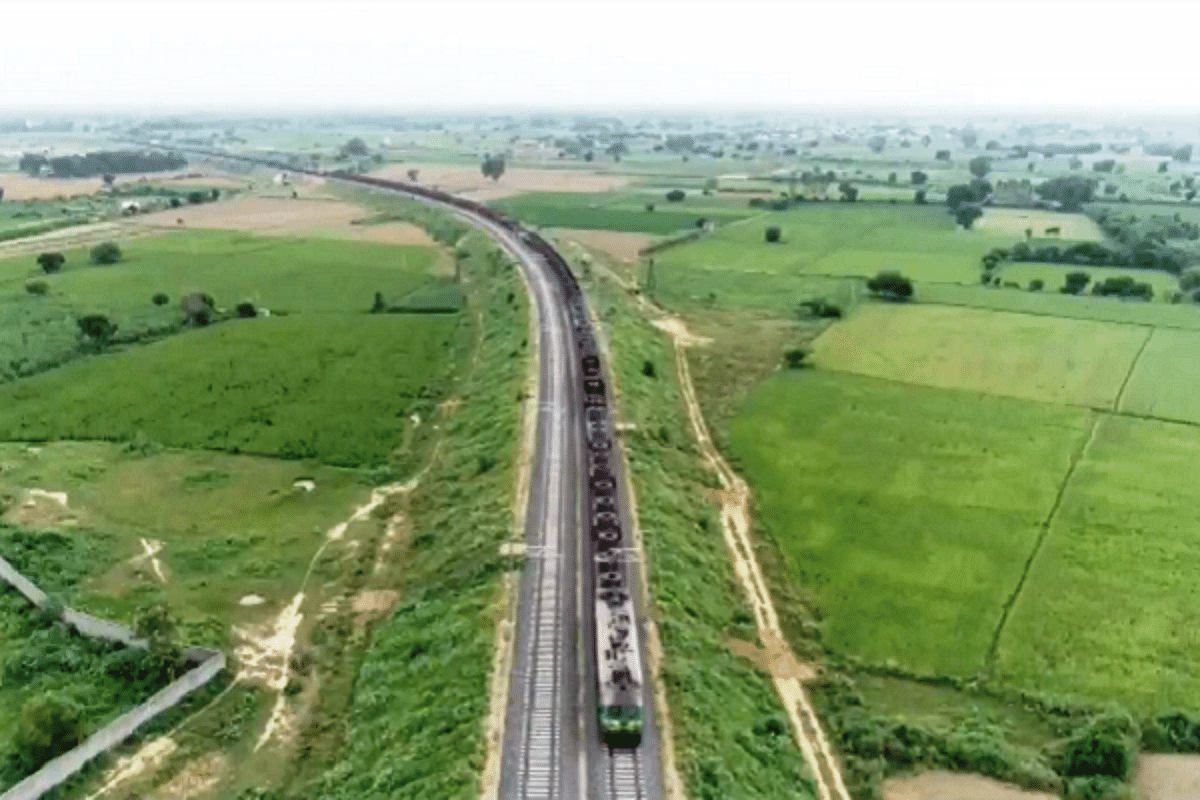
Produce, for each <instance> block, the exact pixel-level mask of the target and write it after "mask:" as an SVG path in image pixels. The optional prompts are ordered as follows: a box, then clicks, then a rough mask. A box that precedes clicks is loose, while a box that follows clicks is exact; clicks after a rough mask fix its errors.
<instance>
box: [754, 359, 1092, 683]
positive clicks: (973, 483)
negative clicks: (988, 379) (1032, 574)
mask: <svg viewBox="0 0 1200 800" xmlns="http://www.w3.org/2000/svg"><path fill="white" fill-rule="evenodd" d="M1087 414H1088V412H1086V411H1083V410H1079V409H1070V408H1064V407H1059V406H1051V405H1044V404H1036V403H1031V402H1028V401H1023V400H1016V399H1010V398H1004V397H992V396H987V395H980V394H975V393H969V392H961V391H949V390H944V389H930V388H924V387H914V386H907V385H903V384H896V383H890V382H887V381H881V380H877V379H873V378H866V377H859V376H855V375H845V374H841V375H839V374H833V373H826V372H821V371H815V370H805V371H800V372H791V373H781V374H778V375H776V376H775V377H773V378H771V379H770V380H768V381H767V382H766V383H765V384H764V385H762V386H761V387H760V388H759V389H758V390H757V391H756V392H755V394H754V395H753V396H752V397H751V399H750V401H749V402H748V403H747V404H746V406H745V407H744V410H743V413H742V414H741V416H740V417H739V418H738V419H737V420H735V421H734V423H733V424H732V426H731V437H732V441H731V452H732V454H733V455H734V456H735V457H736V458H737V459H738V460H739V461H740V463H741V468H742V470H743V472H744V473H745V474H746V476H747V478H748V480H750V482H751V484H752V485H753V487H754V491H755V496H756V501H757V504H758V508H759V511H760V514H759V520H760V522H759V524H760V525H761V526H762V528H763V529H764V532H765V535H766V536H767V537H768V538H769V539H770V540H773V541H774V542H775V543H776V544H777V545H778V546H779V548H780V549H781V550H782V552H783V554H784V560H785V567H784V568H785V569H786V571H787V572H788V573H789V574H790V576H791V578H792V580H793V581H794V583H795V585H797V586H800V587H803V588H804V591H806V592H810V593H812V594H813V595H814V601H815V603H816V605H817V607H818V608H819V609H820V612H821V614H822V616H823V617H824V623H823V625H824V634H823V637H822V638H823V641H824V642H825V644H826V645H827V646H829V647H831V648H833V649H834V650H836V651H840V652H849V653H854V654H857V655H860V656H863V657H865V658H868V659H870V660H875V661H881V660H883V659H887V658H894V659H896V660H898V661H899V662H900V663H902V664H904V665H906V666H907V667H909V668H911V669H915V670H918V671H920V672H926V673H930V672H932V673H940V674H945V673H950V674H959V675H970V674H973V673H974V672H976V671H977V670H979V669H981V668H982V667H983V666H984V661H985V657H986V654H987V650H988V647H989V644H990V641H991V638H992V633H993V631H994V629H995V627H996V625H997V623H998V621H999V619H1000V614H1001V608H1002V606H1003V604H1004V602H1005V600H1006V598H1007V597H1008V595H1009V594H1010V593H1011V592H1012V590H1013V587H1014V586H1015V585H1016V583H1017V580H1018V578H1019V576H1020V574H1021V571H1022V569H1023V567H1024V564H1025V561H1026V559H1027V558H1028V557H1029V553H1030V551H1031V549H1032V548H1033V545H1034V542H1035V541H1036V539H1037V533H1038V529H1039V526H1040V524H1041V522H1042V520H1043V519H1044V518H1045V516H1046V514H1047V512H1048V511H1049V509H1050V508H1051V506H1052V505H1053V502H1054V498H1055V494H1056V490H1057V487H1058V484H1059V482H1060V481H1061V479H1062V474H1063V471H1064V470H1065V468H1066V465H1067V463H1068V460H1069V457H1070V454H1071V453H1072V452H1073V451H1074V450H1075V449H1077V448H1078V447H1079V444H1080V441H1081V439H1082V438H1083V437H1084V436H1086V433H1087V424H1086V423H1087Z"/></svg>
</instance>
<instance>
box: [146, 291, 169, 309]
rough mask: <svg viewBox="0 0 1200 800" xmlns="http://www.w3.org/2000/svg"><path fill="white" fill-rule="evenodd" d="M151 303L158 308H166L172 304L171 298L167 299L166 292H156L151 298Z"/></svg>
mask: <svg viewBox="0 0 1200 800" xmlns="http://www.w3.org/2000/svg"><path fill="white" fill-rule="evenodd" d="M150 302H151V303H154V305H156V306H165V305H166V304H167V303H169V302H171V298H169V297H167V295H166V294H165V293H164V292H156V293H155V294H154V296H153V297H151V298H150Z"/></svg>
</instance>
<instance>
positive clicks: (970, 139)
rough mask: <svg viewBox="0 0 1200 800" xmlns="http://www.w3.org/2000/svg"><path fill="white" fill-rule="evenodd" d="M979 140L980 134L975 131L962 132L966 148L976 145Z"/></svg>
mask: <svg viewBox="0 0 1200 800" xmlns="http://www.w3.org/2000/svg"><path fill="white" fill-rule="evenodd" d="M977 141H979V136H978V135H976V133H975V131H963V133H962V143H963V147H966V148H971V147H974V146H975V142H977Z"/></svg>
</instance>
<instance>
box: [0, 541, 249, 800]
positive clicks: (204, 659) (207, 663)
mask: <svg viewBox="0 0 1200 800" xmlns="http://www.w3.org/2000/svg"><path fill="white" fill-rule="evenodd" d="M0 579H3V580H5V581H7V582H8V583H9V584H11V585H12V587H13V588H14V589H16V590H17V591H18V592H20V593H21V594H23V595H24V596H25V598H26V599H27V600H29V602H31V603H33V604H34V605H35V606H37V607H38V608H44V607H45V606H46V604H47V602H49V599H50V598H49V597H47V595H46V593H45V592H43V591H42V590H41V589H39V588H38V587H37V585H36V584H34V583H33V581H31V580H29V579H28V578H26V577H25V576H24V575H22V574H21V573H20V572H18V571H17V570H16V569H15V568H14V567H13V565H12V564H9V563H8V561H6V560H5V559H4V558H2V557H0ZM61 619H62V621H63V622H65V623H66V624H68V625H71V626H73V627H74V628H75V629H77V630H78V631H79V632H80V633H83V634H86V635H88V636H92V637H94V638H97V639H104V640H106V641H110V642H120V643H122V644H124V645H125V646H127V647H140V648H145V647H146V641H145V640H144V639H138V638H137V637H136V636H134V634H133V631H132V630H130V629H129V628H127V627H125V626H124V625H118V624H117V623H115V622H109V621H108V620H103V619H100V618H98V617H93V616H92V615H91V614H84V613H83V612H82V611H75V610H74V609H70V608H66V609H63V612H62V617H61ZM184 659H185V660H186V662H187V663H189V664H195V665H196V666H194V667H192V669H189V670H188V671H187V672H185V673H184V674H183V675H182V676H181V677H179V678H177V679H176V680H175V681H173V682H172V683H170V684H169V685H168V686H166V687H165V688H163V689H160V690H159V691H158V692H156V693H155V694H154V696H152V697H151V698H150V699H149V700H147V701H146V702H144V703H142V704H141V705H140V706H138V707H137V708H135V709H133V710H132V711H128V712H126V713H124V714H122V715H121V716H119V717H117V718H116V719H115V720H113V721H112V722H110V723H108V724H107V725H105V726H104V727H103V728H101V729H100V730H98V731H96V732H95V733H93V734H92V735H91V736H89V737H88V738H87V740H86V741H85V742H84V743H83V744H81V745H79V746H78V747H75V748H74V749H72V750H69V751H67V752H66V753H63V754H62V755H61V756H58V757H57V758H53V759H51V760H50V761H47V762H46V763H45V764H44V765H43V766H42V768H41V769H39V770H38V771H37V772H35V773H33V774H32V775H30V776H29V777H27V778H25V779H24V780H23V781H21V782H20V783H18V784H16V785H15V786H13V787H12V788H11V789H9V790H8V791H6V792H5V793H4V794H2V795H0V800H37V798H39V797H41V796H42V795H43V794H45V793H46V792H48V791H50V790H51V789H53V788H55V787H56V786H58V785H59V784H61V783H63V782H64V781H66V780H67V779H68V778H70V777H71V776H72V775H74V774H75V773H77V772H79V771H80V770H81V769H83V768H84V766H85V765H86V764H87V763H88V762H89V761H91V760H92V759H93V758H95V757H96V756H98V755H101V754H102V753H105V752H107V751H109V750H111V749H112V748H114V747H116V746H117V745H119V744H121V743H122V742H124V741H125V740H126V739H128V738H129V737H130V736H132V735H133V734H134V732H135V731H136V730H137V729H138V728H140V727H141V726H142V725H144V724H146V723H147V722H149V721H150V720H152V719H154V718H155V717H156V716H158V715H159V714H161V713H163V712H164V711H166V710H167V709H169V708H172V707H173V706H175V705H176V704H177V703H179V701H181V700H183V698H185V697H187V696H188V695H189V694H191V693H192V692H193V691H195V690H196V689H199V688H200V687H201V686H204V685H205V684H206V683H208V682H209V681H211V680H212V679H213V678H215V677H216V676H217V675H218V674H220V672H221V670H223V669H225V654H224V653H222V652H221V651H219V650H206V649H204V648H199V647H190V648H188V649H187V650H186V651H184Z"/></svg>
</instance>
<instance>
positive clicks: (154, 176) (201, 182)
mask: <svg viewBox="0 0 1200 800" xmlns="http://www.w3.org/2000/svg"><path fill="white" fill-rule="evenodd" d="M187 174H191V173H187ZM143 178H145V180H146V182H147V183H153V184H155V185H158V186H177V187H179V188H181V189H182V188H185V187H188V186H212V187H215V188H218V189H239V188H241V187H243V186H245V185H246V184H245V182H243V181H239V180H236V179H234V178H230V177H227V176H223V175H204V176H201V177H199V178H187V177H183V174H181V173H174V174H173V175H172V174H168V173H162V172H151V173H145V174H133V175H119V176H117V184H118V185H120V184H126V183H138V182H139V181H141V180H142V179H143ZM0 187H4V199H5V200H52V199H54V198H55V197H58V196H60V195H61V196H63V197H71V196H72V195H77V194H95V193H96V192H98V191H100V190H101V189H103V188H104V181H102V180H101V179H100V178H99V177H96V178H31V177H29V176H28V175H26V174H25V173H23V172H7V173H2V174H0Z"/></svg>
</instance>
